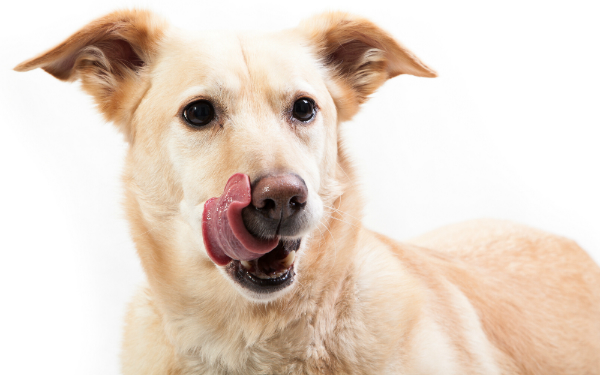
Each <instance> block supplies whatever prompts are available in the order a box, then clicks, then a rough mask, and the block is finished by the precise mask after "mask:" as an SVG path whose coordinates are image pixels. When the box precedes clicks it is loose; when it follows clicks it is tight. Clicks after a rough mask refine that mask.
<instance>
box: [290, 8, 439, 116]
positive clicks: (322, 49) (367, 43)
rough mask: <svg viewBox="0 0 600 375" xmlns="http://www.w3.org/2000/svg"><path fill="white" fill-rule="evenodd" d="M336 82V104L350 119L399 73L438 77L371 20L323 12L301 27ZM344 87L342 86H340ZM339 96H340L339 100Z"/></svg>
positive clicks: (303, 23) (306, 21) (339, 13)
mask: <svg viewBox="0 0 600 375" xmlns="http://www.w3.org/2000/svg"><path fill="white" fill-rule="evenodd" d="M299 29H300V31H301V32H303V33H304V34H305V35H306V36H307V37H308V38H309V40H310V42H311V43H312V44H313V45H314V46H315V47H316V48H317V54H318V55H319V57H320V58H321V60H322V62H323V63H324V64H325V65H326V66H327V67H328V68H329V70H330V72H331V76H332V78H333V79H334V81H335V82H336V83H337V85H336V86H338V87H336V88H335V90H334V91H336V93H333V95H334V100H336V105H338V108H340V107H341V108H340V109H341V110H342V112H343V114H345V116H344V117H346V118H342V119H341V120H347V119H349V118H350V117H352V116H353V115H354V114H355V113H356V111H357V110H358V105H360V104H361V103H363V102H365V101H366V100H367V97H368V96H369V95H370V94H372V93H373V92H374V91H375V90H376V89H377V88H379V86H381V85H382V84H383V83H384V82H385V81H386V80H387V79H389V78H392V77H395V76H397V75H399V74H411V75H414V76H418V77H436V76H437V74H436V73H435V71H434V70H432V69H431V68H429V67H428V66H426V65H425V64H423V63H422V62H421V61H420V60H419V59H418V58H417V57H416V56H415V55H414V54H413V53H412V52H410V51H409V50H408V49H406V48H405V47H404V46H402V45H401V44H400V43H398V42H397V41H395V40H394V38H392V37H391V36H390V35H389V34H388V33H386V32H385V31H384V30H382V29H380V28H379V27H378V26H376V25H375V24H374V23H372V22H371V21H368V20H366V19H364V18H360V17H357V16H354V15H350V14H347V13H342V12H331V13H323V14H320V15H317V16H314V17H312V18H309V19H307V20H305V21H304V22H302V23H301V24H300V26H299ZM340 86H341V87H340ZM336 96H337V99H336Z"/></svg>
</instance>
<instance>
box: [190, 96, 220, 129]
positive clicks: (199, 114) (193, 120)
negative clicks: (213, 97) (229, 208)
mask: <svg viewBox="0 0 600 375" xmlns="http://www.w3.org/2000/svg"><path fill="white" fill-rule="evenodd" d="M183 118H185V121H187V123H188V124H190V125H192V126H204V125H207V124H208V123H210V122H211V121H212V120H213V119H214V118H215V109H214V108H213V106H212V104H210V102H209V101H208V100H198V101H196V102H193V103H190V104H188V105H187V106H186V107H185V108H184V109H183Z"/></svg>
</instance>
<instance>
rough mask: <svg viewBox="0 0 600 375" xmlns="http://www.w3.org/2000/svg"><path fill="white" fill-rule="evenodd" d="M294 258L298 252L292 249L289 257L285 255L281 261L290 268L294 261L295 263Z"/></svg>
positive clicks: (286, 267)
mask: <svg viewBox="0 0 600 375" xmlns="http://www.w3.org/2000/svg"><path fill="white" fill-rule="evenodd" d="M294 259H296V252H295V251H290V253H289V254H288V256H287V257H285V258H284V259H283V260H282V261H281V265H282V266H283V267H284V268H285V269H288V268H290V266H291V265H292V263H294Z"/></svg>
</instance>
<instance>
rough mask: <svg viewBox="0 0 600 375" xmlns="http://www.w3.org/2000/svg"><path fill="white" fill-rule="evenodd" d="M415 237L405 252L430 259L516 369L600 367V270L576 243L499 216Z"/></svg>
mask: <svg viewBox="0 0 600 375" xmlns="http://www.w3.org/2000/svg"><path fill="white" fill-rule="evenodd" d="M410 242H411V243H413V244H415V245H418V246H420V247H423V248H420V249H418V250H417V251H418V255H417V252H416V251H414V250H410V251H408V250H403V249H402V248H401V247H399V248H397V249H398V251H399V252H400V254H401V255H402V258H403V259H405V261H407V260H408V261H409V262H410V260H409V259H411V256H407V253H412V256H413V257H418V258H422V257H425V258H427V262H428V263H429V265H428V267H430V266H431V265H432V264H435V266H436V271H438V272H439V273H440V274H442V275H444V276H445V278H446V279H447V280H449V281H450V282H451V283H453V284H454V285H456V286H457V287H458V288H460V290H461V291H462V293H464V295H465V296H467V298H468V299H469V301H470V303H471V304H472V305H473V307H474V308H475V310H476V311H477V313H478V315H479V316H480V317H481V325H482V328H483V330H484V332H485V333H486V336H487V337H488V338H489V340H490V341H491V342H492V343H493V344H494V345H495V346H496V347H497V348H498V349H500V350H501V351H502V352H503V353H505V354H506V355H507V356H508V357H510V358H512V360H510V362H511V363H513V364H514V366H515V369H516V370H517V372H518V373H519V374H597V373H599V372H600V269H599V268H598V266H597V265H596V264H595V263H594V262H593V261H592V259H591V258H590V257H589V256H588V255H587V254H586V253H585V252H584V251H583V250H582V249H581V248H580V247H579V246H578V245H577V244H576V243H575V242H573V241H571V240H568V239H565V238H562V237H559V236H555V235H551V234H548V233H546V232H543V231H540V230H536V229H532V228H528V227H525V226H520V225H516V224H512V223H509V222H504V221H497V220H480V221H472V222H467V223H464V224H457V225H452V226H448V227H445V228H441V229H438V230H436V231H433V232H430V233H428V234H426V235H423V236H421V237H418V238H415V239H413V240H411V241H410ZM426 248H427V249H433V250H434V251H431V250H426ZM415 269H416V270H418V269H419V267H415ZM417 272H418V271H417ZM422 277H430V275H422Z"/></svg>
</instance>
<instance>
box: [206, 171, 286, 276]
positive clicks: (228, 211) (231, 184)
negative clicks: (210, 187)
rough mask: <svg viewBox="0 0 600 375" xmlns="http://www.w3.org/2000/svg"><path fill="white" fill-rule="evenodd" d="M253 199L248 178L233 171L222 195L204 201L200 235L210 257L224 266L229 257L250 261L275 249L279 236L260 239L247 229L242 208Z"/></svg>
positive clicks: (229, 259)
mask: <svg viewBox="0 0 600 375" xmlns="http://www.w3.org/2000/svg"><path fill="white" fill-rule="evenodd" d="M251 201H252V197H251V186H250V178H249V177H248V175H246V174H243V173H236V174H234V175H233V176H231V177H230V178H229V180H228V181H227V184H226V185H225V189H224V191H223V194H222V195H221V196H219V197H214V198H211V199H209V200H207V201H206V203H205V204H204V212H203V215H202V237H203V240H204V246H205V248H206V252H207V254H208V256H209V257H210V258H211V260H212V261H213V262H214V263H215V264H217V265H219V266H225V265H227V264H228V263H229V262H230V261H231V260H232V259H235V260H244V261H250V260H254V259H258V258H260V257H261V256H262V255H263V254H266V253H268V252H270V251H272V250H274V249H275V248H276V247H277V245H278V244H279V240H280V239H279V237H274V238H270V239H260V238H256V237H254V236H253V235H252V234H250V232H248V230H247V229H246V227H245V225H244V222H243V220H242V210H243V209H244V208H245V207H247V206H248V205H250V202H251Z"/></svg>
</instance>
